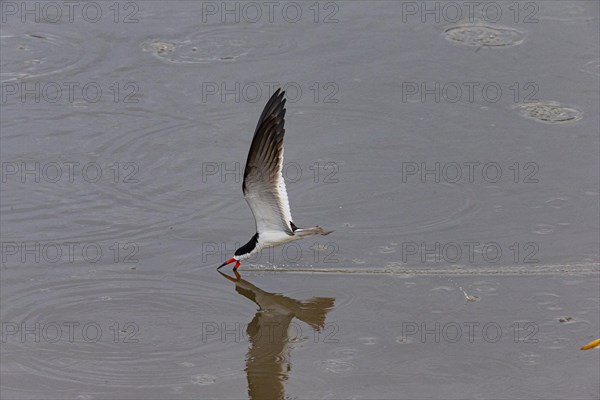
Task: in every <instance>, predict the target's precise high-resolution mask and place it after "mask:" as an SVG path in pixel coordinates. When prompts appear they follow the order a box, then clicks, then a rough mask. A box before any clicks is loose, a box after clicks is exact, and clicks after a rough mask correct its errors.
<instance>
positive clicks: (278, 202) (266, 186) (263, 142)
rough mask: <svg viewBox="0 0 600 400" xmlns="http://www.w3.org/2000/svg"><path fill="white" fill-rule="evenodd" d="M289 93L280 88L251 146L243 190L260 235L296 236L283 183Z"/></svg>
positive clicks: (266, 108) (270, 100) (268, 104)
mask: <svg viewBox="0 0 600 400" xmlns="http://www.w3.org/2000/svg"><path fill="white" fill-rule="evenodd" d="M284 95H285V92H283V91H280V90H279V89H277V91H276V92H275V93H273V96H271V98H270V99H269V101H268V102H267V105H266V106H265V109H264V110H263V112H262V114H261V116H260V118H259V120H258V124H257V125H256V130H255V132H254V138H253V139H252V144H251V145H250V151H249V153H248V159H247V161H246V168H245V169H244V183H243V185H242V190H243V192H244V198H245V199H246V201H247V202H248V205H249V206H250V209H251V210H252V214H254V219H255V221H256V230H257V232H263V231H284V232H286V233H288V234H290V235H291V234H292V233H293V231H292V227H291V226H290V223H291V220H292V216H291V212H290V205H289V202H288V197H287V191H286V188H285V182H284V180H283V174H282V168H283V136H284V134H285V128H284V124H285V99H284Z"/></svg>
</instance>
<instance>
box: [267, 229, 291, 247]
mask: <svg viewBox="0 0 600 400" xmlns="http://www.w3.org/2000/svg"><path fill="white" fill-rule="evenodd" d="M297 239H299V238H298V237H297V236H294V235H288V234H287V233H285V232H281V231H266V232H261V233H260V234H259V236H258V243H259V245H262V247H272V246H278V245H280V244H285V243H288V242H293V241H294V240H297Z"/></svg>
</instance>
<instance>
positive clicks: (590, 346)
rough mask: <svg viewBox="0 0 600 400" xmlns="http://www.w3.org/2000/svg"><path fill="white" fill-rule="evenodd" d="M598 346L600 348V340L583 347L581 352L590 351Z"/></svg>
mask: <svg viewBox="0 0 600 400" xmlns="http://www.w3.org/2000/svg"><path fill="white" fill-rule="evenodd" d="M598 346H600V339H596V340H594V341H592V342H589V343H588V344H586V345H585V346H583V347H582V348H581V350H589V349H593V348H594V347H598Z"/></svg>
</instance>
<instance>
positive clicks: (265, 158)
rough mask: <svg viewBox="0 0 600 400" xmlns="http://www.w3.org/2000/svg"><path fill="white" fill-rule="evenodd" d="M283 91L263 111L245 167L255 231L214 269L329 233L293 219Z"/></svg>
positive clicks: (245, 186)
mask: <svg viewBox="0 0 600 400" xmlns="http://www.w3.org/2000/svg"><path fill="white" fill-rule="evenodd" d="M284 96H285V92H284V91H281V90H280V89H277V90H276V91H275V93H273V95H272V96H271V98H270V99H269V101H268V102H267V105H266V106H265V109H264V110H263V112H262V114H261V116H260V118H259V119H258V124H257V125H256V130H255V131H254V137H253V138H252V144H251V145H250V151H249V152H248V159H247V160H246V168H245V169H244V183H243V184H242V191H243V192H244V198H245V199H246V202H247V203H248V205H249V206H250V210H252V214H253V215H254V221H255V223H256V233H255V234H254V236H252V238H251V239H250V240H249V241H248V243H246V244H245V245H243V246H242V247H240V248H239V249H237V250H236V251H235V254H234V256H233V258H230V259H229V260H227V261H225V262H224V263H223V264H221V265H220V266H219V267H218V268H217V269H219V268H221V267H223V266H225V265H227V264H231V263H233V262H235V266H234V267H233V269H234V270H237V269H238V267H239V266H240V261H242V260H245V259H247V258H250V257H252V256H254V255H255V254H257V253H258V252H260V251H261V250H262V249H263V248H265V247H273V246H278V245H280V244H285V243H288V242H292V241H294V240H298V239H302V238H305V237H307V236H312V235H328V234H330V233H331V232H333V231H325V230H324V229H323V228H321V227H320V226H315V227H313V228H298V227H297V226H296V225H295V224H294V223H293V222H292V214H291V212H290V203H289V201H288V196H287V191H286V189H285V182H284V180H283V174H282V168H283V135H284V133H285V128H284V123H285V119H284V117H285V98H284Z"/></svg>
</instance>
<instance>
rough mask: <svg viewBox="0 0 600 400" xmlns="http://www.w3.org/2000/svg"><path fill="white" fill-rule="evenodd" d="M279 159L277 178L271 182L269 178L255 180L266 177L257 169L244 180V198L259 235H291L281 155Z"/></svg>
mask: <svg viewBox="0 0 600 400" xmlns="http://www.w3.org/2000/svg"><path fill="white" fill-rule="evenodd" d="M281 158H282V160H281V162H280V166H279V168H278V173H277V177H276V178H275V179H273V180H272V182H270V179H269V178H264V179H257V178H259V177H261V176H263V177H264V176H265V175H266V174H265V172H264V171H262V170H259V169H257V170H256V171H255V172H252V173H251V175H249V176H248V177H247V178H246V187H247V188H248V190H247V192H246V193H245V194H244V198H245V199H246V202H247V203H248V205H249V206H250V210H252V214H253V215H254V220H255V222H256V231H257V232H259V233H261V232H267V231H284V232H286V233H292V227H291V225H290V221H292V213H291V211H290V203H289V200H288V195H287V190H286V187H285V181H284V179H283V174H282V168H281V164H283V154H282V157H281ZM253 169H254V168H253Z"/></svg>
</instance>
